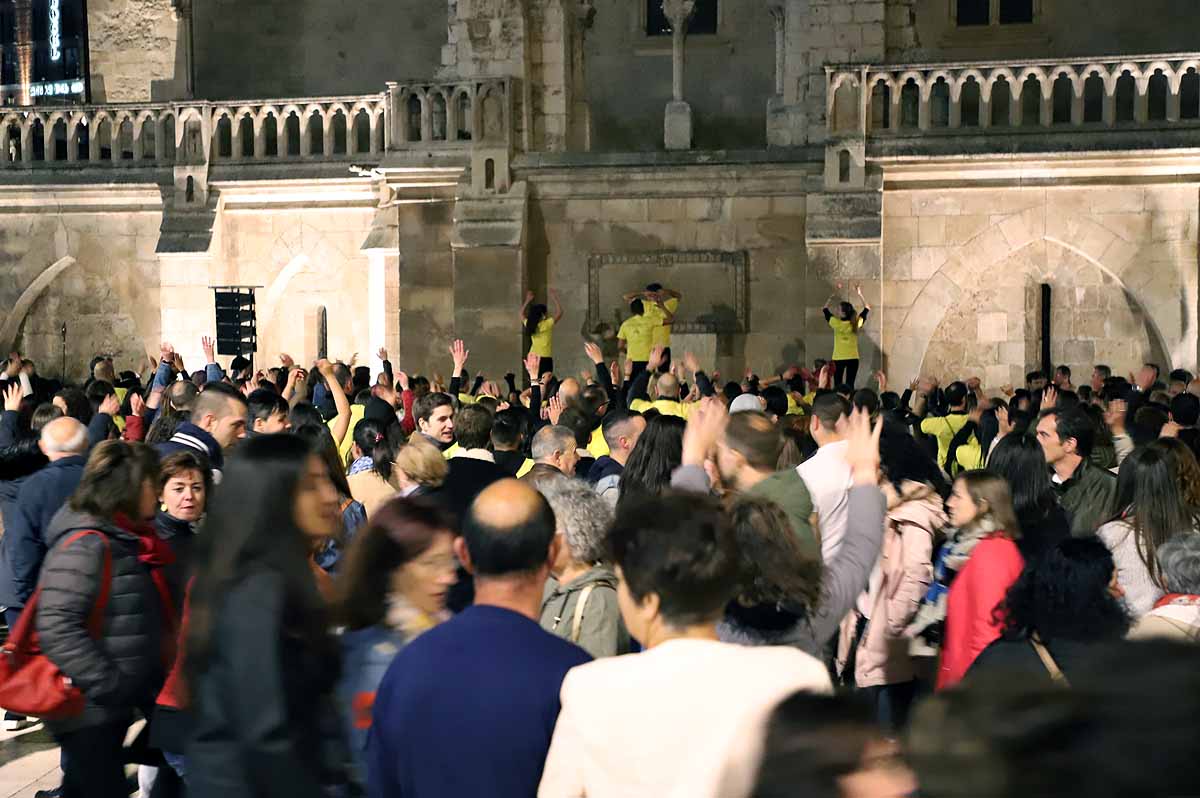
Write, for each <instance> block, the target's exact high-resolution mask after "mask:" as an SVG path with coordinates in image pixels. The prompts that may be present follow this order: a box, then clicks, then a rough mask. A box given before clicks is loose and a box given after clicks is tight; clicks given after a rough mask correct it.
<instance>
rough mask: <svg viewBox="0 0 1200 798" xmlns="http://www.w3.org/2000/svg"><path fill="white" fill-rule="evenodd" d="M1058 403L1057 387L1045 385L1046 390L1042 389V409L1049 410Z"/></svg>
mask: <svg viewBox="0 0 1200 798" xmlns="http://www.w3.org/2000/svg"><path fill="white" fill-rule="evenodd" d="M1057 405H1058V389H1057V388H1055V387H1054V386H1053V385H1047V386H1046V390H1044V391H1042V409H1043V410H1049V409H1050V408H1052V407H1055V406H1057Z"/></svg>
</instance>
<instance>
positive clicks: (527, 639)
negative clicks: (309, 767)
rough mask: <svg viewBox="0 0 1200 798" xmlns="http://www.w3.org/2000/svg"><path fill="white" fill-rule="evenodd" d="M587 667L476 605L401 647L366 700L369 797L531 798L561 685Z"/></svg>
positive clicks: (569, 650) (566, 648) (521, 621)
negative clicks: (369, 703)
mask: <svg viewBox="0 0 1200 798" xmlns="http://www.w3.org/2000/svg"><path fill="white" fill-rule="evenodd" d="M590 660H591V657H590V656H589V655H588V653H587V652H586V651H584V650H583V649H582V648H579V647H578V646H574V645H572V644H570V643H568V642H567V641H565V640H563V639H562V638H559V637H555V636H554V635H552V634H550V633H549V632H547V631H545V630H544V629H542V628H541V627H540V626H538V624H537V622H536V621H534V620H531V619H529V618H527V617H525V616H524V615H520V614H518V613H516V612H513V611H512V610H506V609H501V608H500V607H491V606H480V605H476V606H473V607H470V608H468V609H466V610H464V611H463V612H462V613H460V614H459V615H457V616H455V617H454V618H452V619H451V620H449V621H446V622H445V623H443V624H441V625H440V626H436V627H434V628H433V629H430V630H429V631H428V632H425V633H424V634H422V635H421V636H420V637H418V638H417V639H416V640H413V641H412V642H411V643H409V644H408V645H407V646H405V647H404V648H403V649H402V650H401V651H400V654H399V655H398V656H397V657H396V659H395V660H394V661H393V662H392V665H391V667H390V668H388V671H387V674H386V675H385V676H384V677H383V682H382V683H381V684H380V685H379V690H378V692H377V693H376V696H375V707H374V713H373V720H372V726H371V731H370V733H369V737H368V741H367V774H368V795H369V796H370V798H394V796H404V797H405V798H464V796H483V795H486V796H488V798H531V797H532V796H534V795H537V789H538V784H539V783H540V782H541V780H542V767H543V766H544V764H545V761H546V753H547V751H549V750H550V738H551V736H553V734H554V724H555V723H557V722H558V711H559V701H558V694H559V690H560V688H561V687H562V680H563V677H565V676H566V675H567V671H569V670H570V669H571V668H573V667H575V666H576V665H582V664H584V663H585V662H588V661H590Z"/></svg>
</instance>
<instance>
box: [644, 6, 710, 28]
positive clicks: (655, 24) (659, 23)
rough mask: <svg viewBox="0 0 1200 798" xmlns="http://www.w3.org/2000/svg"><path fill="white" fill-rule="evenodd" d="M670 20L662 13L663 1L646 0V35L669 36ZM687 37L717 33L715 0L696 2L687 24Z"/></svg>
mask: <svg viewBox="0 0 1200 798" xmlns="http://www.w3.org/2000/svg"><path fill="white" fill-rule="evenodd" d="M671 32H672V31H671V20H669V19H667V15H666V14H665V13H664V12H663V0H646V35H647V36H670V35H671ZM687 32H688V35H689V36H695V35H697V34H713V33H716V32H717V0H696V10H695V12H694V13H693V14H692V19H691V21H690V22H689V23H688V30H687Z"/></svg>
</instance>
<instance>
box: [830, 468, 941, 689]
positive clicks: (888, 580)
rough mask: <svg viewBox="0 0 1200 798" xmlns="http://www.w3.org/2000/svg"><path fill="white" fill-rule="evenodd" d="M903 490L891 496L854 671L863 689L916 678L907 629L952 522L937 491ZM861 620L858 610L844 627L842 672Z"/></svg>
mask: <svg viewBox="0 0 1200 798" xmlns="http://www.w3.org/2000/svg"><path fill="white" fill-rule="evenodd" d="M902 487H903V490H902V492H901V493H899V494H897V493H896V492H895V491H889V492H888V511H887V518H886V520H885V527H884V535H883V547H882V549H880V553H879V564H878V566H877V570H876V572H875V573H874V574H872V576H871V584H870V586H869V588H868V590H867V602H866V606H867V607H869V608H870V616H869V617H870V620H869V621H868V622H867V628H866V631H865V632H864V633H863V638H862V640H861V641H860V642H859V645H858V655H857V660H856V663H855V668H854V682H855V684H857V685H858V686H859V687H875V686H878V685H885V684H901V683H903V682H908V681H911V680H912V679H913V678H915V675H916V674H915V672H914V669H913V662H912V657H911V656H909V642H910V641H909V639H908V638H907V637H905V636H904V629H905V627H907V626H908V624H909V623H910V622H911V621H912V619H913V616H914V615H915V614H916V612H917V606H918V605H919V604H920V603H921V599H922V598H923V597H924V596H925V593H926V591H927V590H928V589H929V585H930V583H932V582H933V546H934V541H935V540H936V539H937V537H938V534H939V533H940V532H941V530H942V528H943V527H945V526H946V523H947V519H946V513H945V511H944V510H943V508H942V498H941V496H939V495H938V494H937V492H936V491H934V490H933V488H931V487H929V486H928V485H922V484H920V483H917V482H905V483H904V485H903V486H902ZM860 606H861V604H860ZM859 616H860V613H859V611H858V610H857V609H856V610H854V611H852V612H851V613H850V614H849V616H847V618H846V621H845V622H844V623H843V624H842V634H841V638H840V639H839V641H838V642H839V644H838V666H839V669H840V668H842V667H844V666H845V664H846V660H847V658H848V656H849V652H850V645H851V644H852V642H853V639H854V630H855V627H856V625H857V623H858V619H859Z"/></svg>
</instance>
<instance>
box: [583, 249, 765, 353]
mask: <svg viewBox="0 0 1200 798" xmlns="http://www.w3.org/2000/svg"><path fill="white" fill-rule="evenodd" d="M688 266H699V267H707V268H706V270H707V269H711V270H712V276H713V279H717V278H718V277H719V278H721V279H722V281H723V282H726V281H727V283H726V284H727V285H728V290H727V292H725V293H722V291H721V288H720V287H719V286H711V285H710V286H709V287H708V289H707V291H706V292H705V293H706V295H707V296H708V297H709V298H710V299H715V298H717V297H720V298H721V299H723V300H725V301H727V302H728V301H730V300H731V301H732V308H729V306H728V305H724V304H723V305H716V304H713V305H711V306H709V307H705V306H704V303H703V302H702V301H701V302H697V301H696V296H697V289H700V286H698V285H696V284H695V283H694V282H692V281H693V280H694V279H695V276H694V275H684V274H680V277H679V279H677V280H675V281H674V282H675V285H674V286H672V287H677V288H679V289H680V291H682V292H683V293H684V295H685V296H684V300H683V302H684V304H683V308H684V313H683V314H682V318H681V319H680V320H677V321H676V322H675V323H674V325H673V332H676V333H683V334H686V333H744V332H746V331H747V329H748V324H747V312H746V252H745V251H744V250H733V251H724V250H711V249H706V250H665V251H657V252H612V253H593V254H591V255H589V256H588V327H590V328H592V329H595V328H596V327H597V326H598V325H600V324H602V323H604V322H606V321H611V319H610V318H608V317H607V316H606V315H605V313H606V312H608V310H609V309H608V308H604V309H602V308H601V293H602V292H601V274H602V272H603V271H605V270H612V269H614V267H616V268H622V269H625V270H627V271H634V270H640V271H642V272H645V271H646V270H653V271H655V272H661V273H662V281H663V282H666V281H667V280H669V279H670V277H669V275H670V274H671V272H673V271H676V270H679V269H680V267H688ZM689 271H691V270H689ZM677 273H679V272H677ZM625 282H629V283H630V284H629V285H628V286H627V287H624V288H623V289H622V290H623V291H629V290H635V289H637V288H639V287H640V286H641V285H644V282H643V283H638V282H636V277H635V276H634V275H631V276H630V278H629V280H628V281H625ZM622 284H623V283H622ZM689 288H690V289H691V291H689ZM689 296H691V297H692V301H691V302H689Z"/></svg>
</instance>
